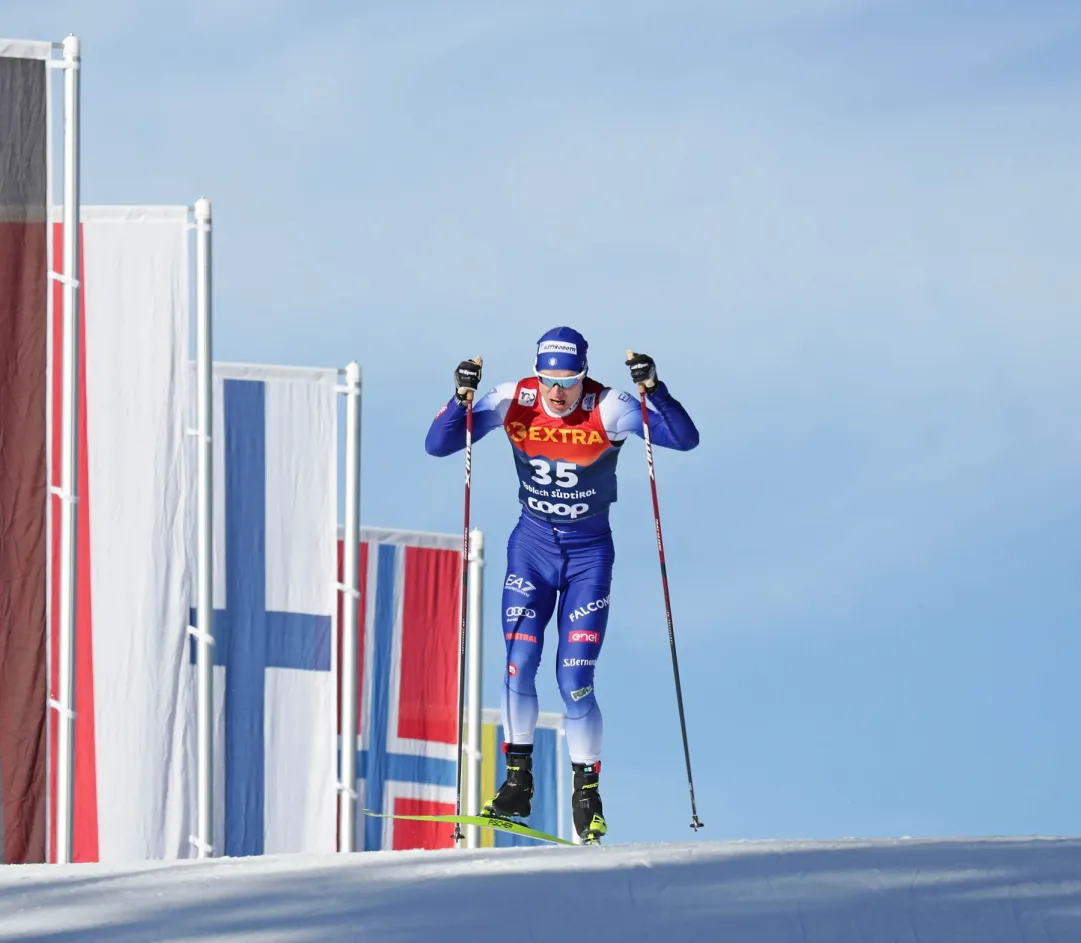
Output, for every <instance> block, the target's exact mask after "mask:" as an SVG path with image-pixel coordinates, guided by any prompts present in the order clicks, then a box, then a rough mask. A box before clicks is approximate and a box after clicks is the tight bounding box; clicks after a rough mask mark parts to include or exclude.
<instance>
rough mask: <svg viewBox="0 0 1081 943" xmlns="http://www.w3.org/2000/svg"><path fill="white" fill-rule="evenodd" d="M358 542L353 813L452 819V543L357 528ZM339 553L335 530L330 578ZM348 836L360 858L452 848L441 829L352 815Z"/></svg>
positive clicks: (457, 554)
mask: <svg viewBox="0 0 1081 943" xmlns="http://www.w3.org/2000/svg"><path fill="white" fill-rule="evenodd" d="M360 539H361V545H360V580H359V585H360V591H361V606H360V616H359V619H358V623H359V626H358V632H359V636H360V637H359V639H358V642H357V651H358V653H359V661H360V663H359V665H358V670H357V676H358V678H359V679H360V685H359V687H360V691H359V701H360V703H359V704H358V709H357V716H358V718H359V735H358V737H357V745H356V749H357V783H356V784H355V786H354V788H355V789H356V790H357V807H358V810H359V809H361V808H368V809H371V810H372V811H375V812H385V813H393V814H422V815H428V814H433V813H434V814H443V813H453V812H454V805H455V783H456V779H457V770H456V766H455V763H456V757H457V738H458V653H459V650H458V643H459V630H460V618H461V611H460V609H459V606H460V599H461V597H460V590H461V559H462V558H461V537H455V536H454V535H448V534H429V533H422V532H417V531H402V530H383V529H377V528H369V527H362V528H361V533H360ZM343 549H344V546H343V540H342V534H341V532H340V531H339V535H338V571H339V573H341V567H342V551H343ZM339 616H340V613H339ZM341 621H342V620H341V618H340V617H339V619H338V624H339V626H340V625H341ZM339 631H340V629H339ZM340 650H341V647H340V646H339V651H340ZM356 828H357V831H356V846H355V847H356V848H357V849H358V850H364V851H376V850H381V849H395V850H404V849H410V848H450V847H453V844H454V842H453V829H452V828H448V826H447V825H446V824H445V823H433V822H417V821H409V820H406V821H402V820H395V819H379V818H375V817H373V816H367V815H364V814H362V813H359V814H358V815H357V826H356Z"/></svg>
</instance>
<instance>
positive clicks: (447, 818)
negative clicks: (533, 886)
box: [364, 809, 574, 845]
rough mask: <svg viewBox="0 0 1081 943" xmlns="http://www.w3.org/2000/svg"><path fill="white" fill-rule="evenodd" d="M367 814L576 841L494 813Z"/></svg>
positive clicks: (557, 841)
mask: <svg viewBox="0 0 1081 943" xmlns="http://www.w3.org/2000/svg"><path fill="white" fill-rule="evenodd" d="M364 814H365V815H371V816H373V817H375V818H377V819H414V820H416V821H420V822H453V823H455V824H457V825H477V826H479V827H480V828H493V829H498V830H499V831H501V832H511V833H513V834H515V835H524V836H526V837H527V838H536V839H539V840H540V841H546V842H551V843H552V844H555V845H573V844H574V842H572V841H567V839H565V838H559V837H557V836H556V835H549V834H548V833H547V832H541V831H538V830H537V829H535V828H530V827H529V826H528V825H525V824H524V823H522V822H515V821H513V820H512V819H501V818H497V817H496V816H492V815H392V814H390V813H389V812H373V811H372V810H371V809H365V810H364Z"/></svg>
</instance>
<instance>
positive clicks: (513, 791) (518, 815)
mask: <svg viewBox="0 0 1081 943" xmlns="http://www.w3.org/2000/svg"><path fill="white" fill-rule="evenodd" d="M516 749H520V748H516ZM504 752H506V754H507V778H506V779H505V780H504V781H503V785H502V786H500V787H499V789H498V790H497V791H496V794H495V795H494V796H492V798H491V799H489V800H488V801H487V802H486V803H484V808H483V809H482V810H481V813H480V814H481V815H489V816H492V817H494V818H498V819H528V818H529V813H530V812H531V811H532V810H533V755H532V752H530V753H517V752H512V750H508V749H507V748H506V747H504Z"/></svg>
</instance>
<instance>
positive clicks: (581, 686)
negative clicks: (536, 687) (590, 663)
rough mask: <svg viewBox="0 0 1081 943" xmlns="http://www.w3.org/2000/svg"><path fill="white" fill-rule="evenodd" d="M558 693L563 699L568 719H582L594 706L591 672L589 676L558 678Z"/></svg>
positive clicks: (594, 698)
mask: <svg viewBox="0 0 1081 943" xmlns="http://www.w3.org/2000/svg"><path fill="white" fill-rule="evenodd" d="M559 693H560V694H561V695H562V697H563V703H564V705H565V706H566V708H567V716H568V717H584V716H585V715H586V714H588V713H589V712H590V711H591V710H592V709H593V707H594V705H595V704H596V697H595V695H594V692H593V674H592V672H590V673H589V675H584V674H583V675H572V676H565V677H562V678H560V679H559Z"/></svg>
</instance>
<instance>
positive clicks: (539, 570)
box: [425, 358, 698, 768]
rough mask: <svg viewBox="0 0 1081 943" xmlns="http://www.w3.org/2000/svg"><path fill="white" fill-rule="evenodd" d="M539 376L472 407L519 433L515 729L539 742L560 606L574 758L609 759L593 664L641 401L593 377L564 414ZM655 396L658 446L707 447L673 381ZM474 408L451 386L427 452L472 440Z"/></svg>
mask: <svg viewBox="0 0 1081 943" xmlns="http://www.w3.org/2000/svg"><path fill="white" fill-rule="evenodd" d="M540 360H541V358H538V362H540ZM554 360H555V358H552V359H550V360H546V361H545V362H547V363H553V365H554ZM478 379H479V377H478ZM540 382H541V381H540V380H539V379H538V376H532V377H527V378H525V379H522V380H520V381H518V382H517V383H501V384H499V385H498V386H496V387H495V388H494V389H492V390H490V391H489V392H488V393H486V394H485V395H484V396H482V397H480V399H479V400H477V401H475V403H474V406H473V437H474V440H476V441H479V440H480V439H482V438H483V437H484V436H485V435H487V434H488V433H489V432H491V431H493V430H495V429H499V428H502V429H503V431H504V432H505V434H506V436H507V438H508V440H509V442H510V444H511V451H512V454H513V456H514V466H515V469H516V472H517V475H518V497H519V500H520V502H521V505H522V509H521V513H520V516H519V519H518V523H517V525H516V526H515V528H514V530H513V531H512V533H511V534H510V538H509V540H508V542H507V571H506V576H505V579H504V582H503V598H502V606H501V610H500V611H501V613H502V623H503V625H502V630H503V635H504V639H505V641H506V649H507V660H506V675H505V677H504V689H503V702H502V714H503V727H504V732H505V740H506V742H507V744H511V745H515V744H516V745H529V744H532V743H533V733H534V729H535V727H536V723H537V716H538V702H537V689H536V675H537V669H538V667H539V665H540V660H541V650H542V648H543V645H544V633H545V629H546V627H547V625H548V623H549V621H550V620H551V618H552V615H553V613H554V614H555V616H556V624H557V629H558V639H557V641H556V652H555V667H556V679H557V681H558V684H559V691H560V694H561V695H562V697H563V702H564V704H565V705H566V734H567V745H568V749H569V752H570V757H571V761H572V762H573V763H578V764H592V763H598V764H599V759H600V754H601V740H602V736H603V723H602V718H601V710H600V707H599V706H598V703H597V696H596V690H595V683H594V668H595V667H596V665H597V659H598V657H599V656H600V651H601V645H602V644H603V642H604V635H605V630H606V628H607V625H608V613H609V604H610V600H611V586H612V568H613V564H614V562H615V549H614V547H613V542H612V531H611V528H610V526H609V520H608V512H609V507H610V506H611V504H612V503H613V502H614V501H615V500H616V461H617V459H618V457H619V453H620V450H621V448H622V446H623V444H624V443H625V441H626V440H627V437H628V436H630V435H632V434H633V435H637V436H642V435H643V429H642V413H641V403H640V401H639V400H638V399H637V397H635V396H632V395H631V394H629V393H626V392H622V391H619V390H616V389H612V388H609V387H606V386H604V385H602V384H600V383H598V382H596V381H594V380H592V379H590V378H588V377H585V378H584V379H583V380H582V382H581V386H580V388H579V390H578V395H577V398H576V399H575V400H574V401H573V402H572V403H570V404H569V405H568V407H567V408H566V409H565V410H563V411H562V413H560V414H558V415H557V414H556V413H554V412H553V411H552V410H551V408H550V407H549V405H548V403H547V402H546V401H545V399H544V396H543V389H542V387H541V386H540ZM647 399H648V406H649V410H650V413H649V423H650V428H649V431H650V440H651V442H652V443H653V444H654V445H658V446H663V447H666V448H672V449H678V450H681V451H687V450H689V449H693V448H694V447H695V446H697V444H698V430H697V429H696V428H695V425H694V423H693V421H692V420H691V418H690V416H689V415H688V414H687V412H686V410H685V409H684V408H683V406H682V405H681V404H680V403H679V402H678V401H677V400H676V399H675V398H674V397H673V396H672V394H671V393H670V392H669V391H668V388H667V387H666V385H665V384H664V383H662V382H660V381H655V382H654V384H653V386H652V388H651V389H650V390H649V391H648V392H647ZM465 416H466V407H465V406H464V405H463V404H462V403H461V402H459V397H458V396H455V397H452V398H451V399H450V400H449V401H448V402H447V403H446V405H445V406H443V408H442V409H441V410H440V411H439V413H438V415H437V416H436V417H435V419H434V420H433V421H432V424H431V427H430V428H429V430H428V434H427V438H426V441H425V449H426V451H427V452H428V453H429V454H430V455H436V456H445V455H450V454H452V453H454V452H457V451H460V450H461V449H463V448H464V447H465ZM505 749H507V747H505ZM598 768H599V765H598Z"/></svg>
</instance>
